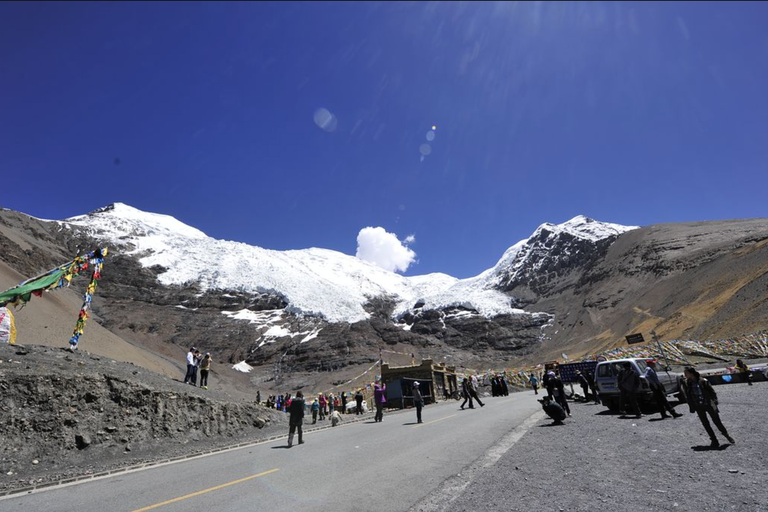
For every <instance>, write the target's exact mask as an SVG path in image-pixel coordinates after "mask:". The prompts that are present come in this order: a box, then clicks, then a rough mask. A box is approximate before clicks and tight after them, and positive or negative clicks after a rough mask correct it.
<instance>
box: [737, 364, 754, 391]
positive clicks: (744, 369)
mask: <svg viewBox="0 0 768 512" xmlns="http://www.w3.org/2000/svg"><path fill="white" fill-rule="evenodd" d="M736 369H737V370H739V373H742V374H744V378H745V379H747V384H749V385H750V386H751V385H752V372H751V371H749V366H747V365H746V363H745V362H744V361H742V360H741V359H737V360H736Z"/></svg>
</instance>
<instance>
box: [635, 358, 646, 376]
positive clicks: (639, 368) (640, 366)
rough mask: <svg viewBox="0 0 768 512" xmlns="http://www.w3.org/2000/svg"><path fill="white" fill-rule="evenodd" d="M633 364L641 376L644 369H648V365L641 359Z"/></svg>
mask: <svg viewBox="0 0 768 512" xmlns="http://www.w3.org/2000/svg"><path fill="white" fill-rule="evenodd" d="M635 364H636V365H637V371H639V372H640V375H643V374H644V373H645V369H646V368H647V367H648V364H646V362H645V361H644V360H642V359H638V360H637V361H635Z"/></svg>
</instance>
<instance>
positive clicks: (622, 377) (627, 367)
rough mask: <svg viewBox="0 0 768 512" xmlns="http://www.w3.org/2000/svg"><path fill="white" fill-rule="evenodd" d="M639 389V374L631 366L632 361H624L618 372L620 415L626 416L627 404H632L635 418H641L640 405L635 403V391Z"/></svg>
mask: <svg viewBox="0 0 768 512" xmlns="http://www.w3.org/2000/svg"><path fill="white" fill-rule="evenodd" d="M639 389H640V376H639V375H638V374H637V372H636V371H635V370H634V369H633V368H632V363H629V362H626V363H624V365H623V369H622V370H621V371H620V372H619V391H620V392H621V406H620V408H621V411H622V413H624V414H623V416H622V417H624V416H626V407H627V404H629V405H631V406H632V412H633V413H634V414H635V418H642V415H641V414H640V407H639V406H638V405H637V392H638V390H639Z"/></svg>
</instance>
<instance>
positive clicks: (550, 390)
mask: <svg viewBox="0 0 768 512" xmlns="http://www.w3.org/2000/svg"><path fill="white" fill-rule="evenodd" d="M554 378H555V372H553V371H552V370H550V371H548V372H546V373H544V379H543V384H544V387H545V388H546V390H547V396H548V397H549V399H550V400H553V399H554V397H555V394H554V390H555V384H554V382H553V380H554Z"/></svg>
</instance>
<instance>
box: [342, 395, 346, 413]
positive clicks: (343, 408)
mask: <svg viewBox="0 0 768 512" xmlns="http://www.w3.org/2000/svg"><path fill="white" fill-rule="evenodd" d="M341 414H347V392H346V391H342V392H341Z"/></svg>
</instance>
